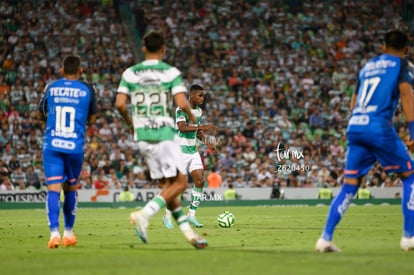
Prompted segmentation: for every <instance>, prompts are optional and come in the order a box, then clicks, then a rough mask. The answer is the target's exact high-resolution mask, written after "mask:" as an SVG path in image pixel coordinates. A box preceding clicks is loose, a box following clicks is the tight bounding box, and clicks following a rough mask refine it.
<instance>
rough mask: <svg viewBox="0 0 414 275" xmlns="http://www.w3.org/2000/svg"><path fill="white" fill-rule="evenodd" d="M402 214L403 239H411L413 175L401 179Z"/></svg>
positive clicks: (413, 216) (413, 199) (413, 207)
mask: <svg viewBox="0 0 414 275" xmlns="http://www.w3.org/2000/svg"><path fill="white" fill-rule="evenodd" d="M402 182H403V192H402V199H401V205H402V212H403V220H404V224H403V226H404V232H403V235H404V237H407V238H411V237H413V236H414V174H411V175H410V176H408V177H407V178H402Z"/></svg>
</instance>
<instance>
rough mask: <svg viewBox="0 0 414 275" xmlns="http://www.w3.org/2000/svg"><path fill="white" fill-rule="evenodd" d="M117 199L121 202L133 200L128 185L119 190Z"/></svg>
mask: <svg viewBox="0 0 414 275" xmlns="http://www.w3.org/2000/svg"><path fill="white" fill-rule="evenodd" d="M119 201H121V202H130V201H134V194H133V193H132V192H131V191H129V187H128V186H125V187H124V188H123V190H122V192H121V194H119Z"/></svg>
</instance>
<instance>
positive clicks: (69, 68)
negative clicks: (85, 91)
mask: <svg viewBox="0 0 414 275" xmlns="http://www.w3.org/2000/svg"><path fill="white" fill-rule="evenodd" d="M79 67H80V58H79V56H76V55H68V56H66V57H65V58H64V59H63V73H64V74H69V75H72V74H77V73H78V70H79Z"/></svg>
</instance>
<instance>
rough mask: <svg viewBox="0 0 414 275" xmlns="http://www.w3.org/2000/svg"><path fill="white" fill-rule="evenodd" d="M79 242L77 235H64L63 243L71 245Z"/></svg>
mask: <svg viewBox="0 0 414 275" xmlns="http://www.w3.org/2000/svg"><path fill="white" fill-rule="evenodd" d="M77 243H78V240H77V239H76V237H75V235H73V236H72V237H67V236H63V239H62V245H63V246H66V247H69V246H75V245H76V244H77Z"/></svg>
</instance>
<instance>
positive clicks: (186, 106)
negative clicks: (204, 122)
mask: <svg viewBox="0 0 414 275" xmlns="http://www.w3.org/2000/svg"><path fill="white" fill-rule="evenodd" d="M174 101H175V104H176V105H177V106H178V107H180V109H181V110H183V112H184V113H186V114H187V117H188V120H189V121H191V122H192V123H195V122H196V120H197V118H196V117H195V116H194V114H193V113H192V112H191V107H190V103H188V100H187V97H186V96H185V93H184V92H182V93H176V94H175V95H174Z"/></svg>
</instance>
